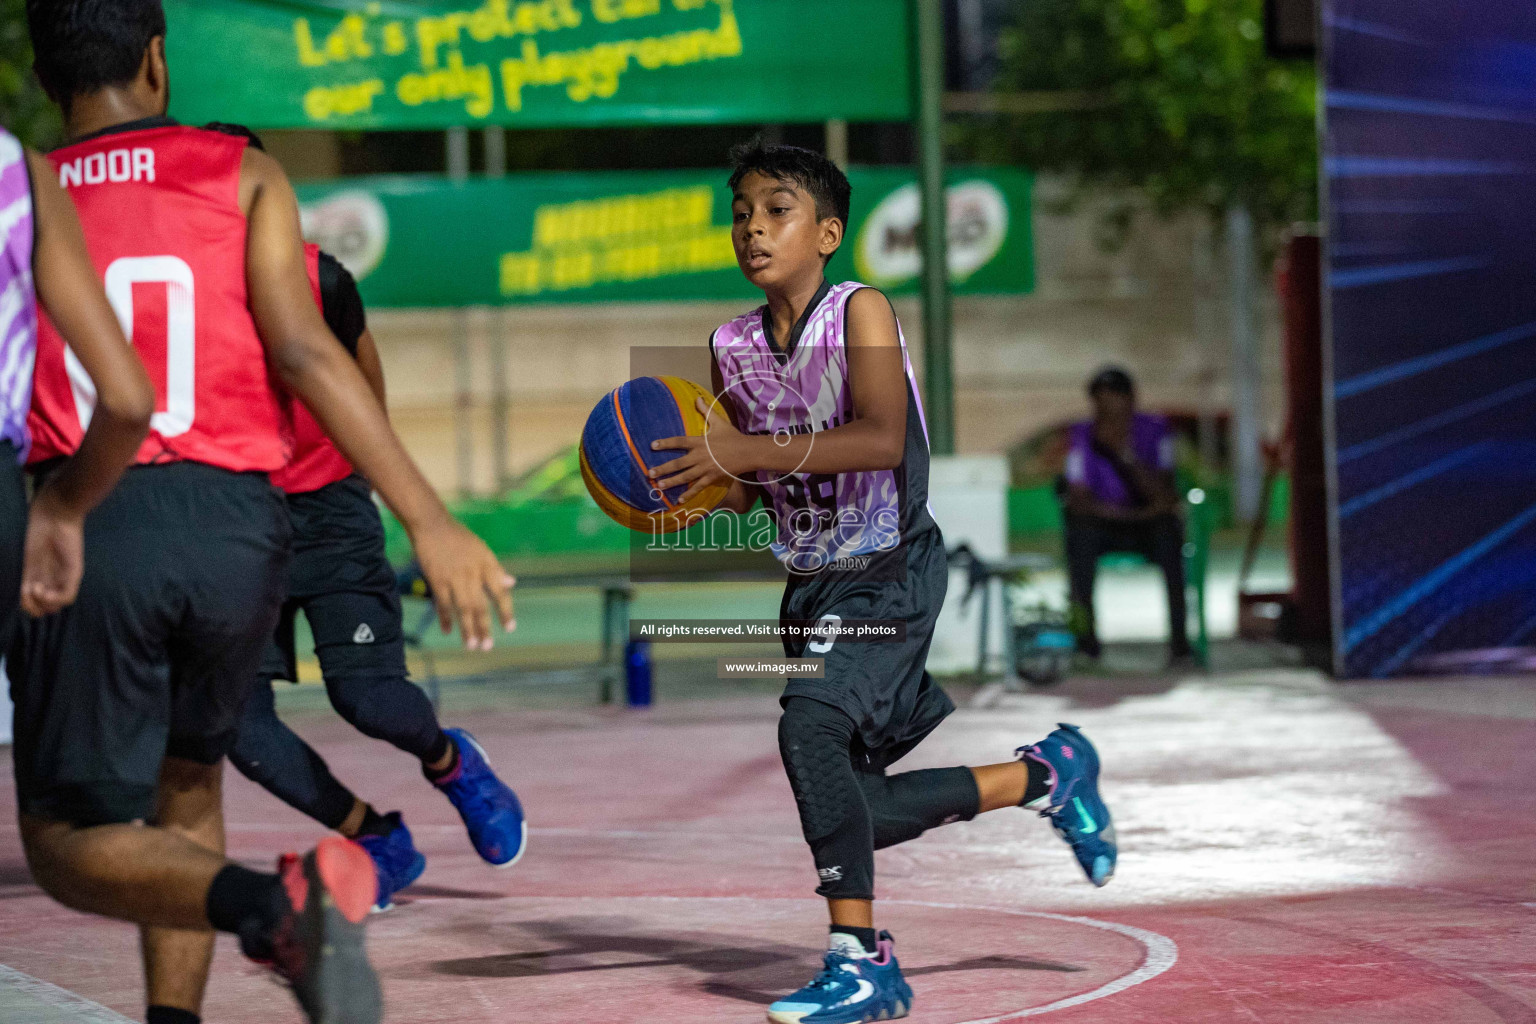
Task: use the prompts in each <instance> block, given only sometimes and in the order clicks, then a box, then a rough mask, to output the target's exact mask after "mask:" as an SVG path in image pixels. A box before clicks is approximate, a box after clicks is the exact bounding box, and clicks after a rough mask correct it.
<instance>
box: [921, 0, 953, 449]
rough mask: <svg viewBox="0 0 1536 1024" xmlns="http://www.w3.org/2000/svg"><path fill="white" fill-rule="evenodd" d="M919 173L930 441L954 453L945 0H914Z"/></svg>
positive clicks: (938, 447) (933, 447)
mask: <svg viewBox="0 0 1536 1024" xmlns="http://www.w3.org/2000/svg"><path fill="white" fill-rule="evenodd" d="M915 12H916V21H917V26H916V27H917V83H918V88H917V141H918V153H919V168H918V178H919V181H920V184H921V187H922V194H923V228H922V237H923V360H924V365H925V366H926V368H927V381H926V383H927V392H928V408H927V414H928V443H929V446H930V447H931V448H932V450H933V453H934V454H935V455H953V454H954V453H955V395H954V353H953V352H952V350H951V347H950V302H949V272H948V271H949V254H948V248H949V246H948V225H947V223H946V216H945V214H946V210H945V201H944V109H943V107H944V3H943V0H915Z"/></svg>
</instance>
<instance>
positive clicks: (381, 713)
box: [229, 674, 443, 829]
mask: <svg viewBox="0 0 1536 1024" xmlns="http://www.w3.org/2000/svg"><path fill="white" fill-rule="evenodd" d="M325 685H326V688H327V689H328V690H329V691H330V698H331V704H332V705H333V706H334V707H335V708H336V710H337V711H338V712H339V713H340V714H341V717H342V718H344V719H346V720H347V721H348V722H350V723H351V724H352V725H353V726H354V727H355V728H356V729H357V730H358V731H359V732H361V733H363V735H365V736H370V737H372V738H374V739H380V740H384V741H386V742H388V743H392V744H394V745H395V746H396V747H398V748H399V749H401V750H403V751H405V752H406V753H408V754H411V755H412V756H413V757H416V758H418V759H420V760H426V759H428V758H430V757H432V756H434V755H435V754H436V753H437V745H438V744H440V743H441V742H443V740H442V736H443V732H442V729H441V728H439V726H438V723H437V713H436V712H434V711H433V710H432V702H431V701H430V700H428V699H427V695H426V694H425V693H423V692H422V691H421V688H420V687H419V686H417V685H416V684H415V683H412V682H411V681H410V680H408V679H388V680H385V679H381V678H372V679H368V678H364V677H362V676H354V675H350V674H336V675H335V676H333V675H327V676H326V679H325ZM229 761H230V763H231V764H233V765H234V766H235V767H236V768H237V769H239V771H240V773H241V774H242V775H244V776H245V777H246V778H248V779H250V780H251V781H252V782H255V783H257V784H258V785H260V786H261V787H263V788H264V789H266V790H267V792H269V793H271V794H272V795H273V796H275V797H277V798H278V799H279V800H281V801H283V803H285V804H287V805H288V806H290V807H292V808H294V809H295V810H299V811H302V812H304V813H305V814H307V815H309V816H310V817H311V818H314V819H315V820H316V821H318V822H319V823H320V824H322V825H324V826H325V827H326V828H330V829H334V828H337V827H338V826H340V825H341V823H342V822H343V821H345V820H346V819H347V815H349V814H351V813H352V807H353V804H354V802H355V801H356V799H357V798H356V796H354V795H353V793H352V791H351V790H350V789H348V788H347V787H346V786H344V785H342V784H341V783H340V782H339V781H337V779H336V776H334V775H332V774H331V769H330V767H329V766H327V765H326V763H325V760H324V759H323V758H322V757H321V756H320V755H319V754H317V753H315V750H314V748H313V747H311V746H310V745H309V744H308V743H305V742H304V741H303V740H302V739H300V738H299V736H298V734H297V733H295V732H294V731H293V730H292V729H290V728H288V726H287V724H286V723H284V722H283V720H282V719H280V718H278V717H277V708H276V706H275V703H274V698H273V693H272V680H270V679H262V680H259V681H258V682H257V683H256V685H255V686H253V687H252V688H251V696H250V699H249V700H248V701H247V702H246V705H245V715H244V717H243V718H242V719H241V722H240V736H239V739H238V740H236V742H235V746H234V749H233V750H231V751H230V753H229Z"/></svg>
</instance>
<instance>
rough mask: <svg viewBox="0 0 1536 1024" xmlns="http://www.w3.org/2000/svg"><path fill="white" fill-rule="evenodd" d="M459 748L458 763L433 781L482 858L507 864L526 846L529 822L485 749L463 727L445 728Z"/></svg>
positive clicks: (515, 859)
mask: <svg viewBox="0 0 1536 1024" xmlns="http://www.w3.org/2000/svg"><path fill="white" fill-rule="evenodd" d="M443 731H444V732H445V733H447V734H448V738H449V739H450V740H452V741H453V744H454V746H456V747H457V748H458V750H459V764H458V767H457V768H455V769H454V770H453V773H452V774H450V775H449V776H447V777H446V778H442V779H437V780H435V781H434V782H433V785H435V786H436V787H437V788H438V789H440V790H442V791H443V795H445V796H446V797H448V800H449V801H450V802H451V803H452V804H453V806H454V808H455V809H456V810H457V811H458V812H459V817H460V818H463V819H464V827H465V828H466V829H467V830H468V831H469V841H470V842H471V843H473V844H474V847H475V852H476V853H478V854H480V857H481V859H482V860H484V861H485V862H486V863H488V864H492V865H494V866H496V867H498V868H509V867H511V866H512V865H513V864H516V863H517V862H518V860H519V858H521V857H522V855H523V851H524V850H525V849H527V847H528V822H527V820H526V819H524V817H523V805H522V804H520V803H518V800H517V794H516V793H514V792H512V789H511V787H509V786H508V785H507V784H506V783H505V782H502V781H501V780H500V779H498V778H497V777H496V773H495V772H494V771H492V770H491V763H490V761H489V760H488V759H487V758H486V756H485V751H484V750H483V749H482V748H481V746H480V744H478V743H476V742H475V738H474V737H473V736H471V735H470V734H469V733H467V732H465V731H464V730H463V729H444V730H443Z"/></svg>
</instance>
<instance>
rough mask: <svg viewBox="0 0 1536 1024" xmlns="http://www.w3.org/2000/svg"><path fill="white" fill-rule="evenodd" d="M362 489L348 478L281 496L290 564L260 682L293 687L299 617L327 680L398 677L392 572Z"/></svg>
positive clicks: (400, 651)
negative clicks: (278, 681)
mask: <svg viewBox="0 0 1536 1024" xmlns="http://www.w3.org/2000/svg"><path fill="white" fill-rule="evenodd" d="M371 495H372V490H371V489H370V488H369V486H368V482H367V481H366V480H364V479H363V478H362V477H359V476H349V477H347V478H345V479H343V480H338V481H336V482H335V483H332V484H327V485H326V486H324V487H321V488H319V489H318V490H314V491H307V492H305V493H302V494H290V495H289V496H288V512H289V515H290V517H291V520H292V523H293V563H292V564H291V565H290V567H289V570H288V597H287V600H285V601H284V602H283V608H282V613H281V615H280V616H279V619H278V623H277V629H276V631H275V633H274V635H273V640H272V643H271V644H269V645H268V646H267V652H266V655H265V657H264V658H263V659H262V664H261V675H262V676H263V677H264V678H266V679H288V680H291V681H293V682H297V681H298V678H299V675H298V663H297V662H298V658H297V655H296V653H295V641H294V625H295V623H294V620H295V618H296V616H297V615H298V613H299V612H300V611H302V612H303V613H304V618H305V619H306V620H308V622H309V629H310V632H311V633H312V634H313V635H314V639H315V653H316V654H317V655H318V656H319V658H320V666H321V669H322V671H323V672H324V673H325V674H326V676H327V677H330V676H332V675H355V676H366V677H369V678H400V679H403V678H405V675H406V669H405V638H404V631H403V630H402V628H401V622H400V597H399V594H398V592H397V589H396V585H395V572H394V569H392V568H391V567H390V564H389V559H388V558H386V557H385V555H384V524H383V522H382V521H381V520H380V519H379V510H378V507H377V506H376V505H374V503H373V498H372V496H371Z"/></svg>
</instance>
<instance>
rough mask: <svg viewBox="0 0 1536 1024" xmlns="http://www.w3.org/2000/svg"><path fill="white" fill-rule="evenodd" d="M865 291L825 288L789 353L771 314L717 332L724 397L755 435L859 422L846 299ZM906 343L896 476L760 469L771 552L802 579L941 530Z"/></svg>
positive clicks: (851, 285) (847, 285)
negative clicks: (932, 507)
mask: <svg viewBox="0 0 1536 1024" xmlns="http://www.w3.org/2000/svg"><path fill="white" fill-rule="evenodd" d="M863 287H865V286H864V285H861V284H858V283H857V282H853V281H848V282H844V283H843V284H839V285H836V286H827V285H823V286H822V289H821V291H820V292H819V293H818V294H817V296H816V298H815V299H814V300H813V301H812V304H811V308H810V309H809V310H807V311H806V313H805V315H804V316H803V317H802V319H801V325H803V327H802V326H801V325H797V331H798V335H797V336H796V337H792V338H790V339H789V343H788V345H787V349H786V348H781V347H780V346H778V345H776V344H775V343H774V339H773V338H772V337H771V336H770V333H769V332H770V331H771V325H770V327H769V329H768V330H765V329H764V318H765V317H766V316H767V307H766V306H763V307H760V308H758V309H755V310H753V311H752V312H750V313H746V314H744V315H742V316H739V317H736V318H735V319H734V320H731V321H730V322H729V323H726V324H724V325H723V326H721V327H720V328H718V329H717V330H716V331H715V333H714V335H713V336H712V337H711V339H710V348H711V350H712V352H713V354H714V357H715V363H716V364H717V365H718V366H719V368H720V376H721V379H722V381H723V382H724V384H725V392H726V394H728V395H730V396H731V398H732V400H733V401H734V402H735V404H736V406H737V408H738V410H739V411H740V413H741V415H742V416H743V418H744V422H743V423H742V424H741V426H742V428H743V430H745V431H746V432H747V433H749V434H766V435H772V436H788V435H793V434H814V433H817V432H819V431H822V430H830V429H832V428H833V427H839V426H842V425H843V424H845V423H848V422H850V421H851V420H853V419H854V418H855V415H854V409H853V392H852V390H851V389H850V387H849V386H848V347H847V313H848V298H849V296H851V295H852V294H853V293H854V292H856V291H858V290H859V289H860V288H863ZM896 331H897V336H898V337H899V338H900V340H901V361H902V366H903V368H904V369H905V371H906V376H907V444H906V454H905V456H904V458H903V460H902V463H901V465H900V466H898V467H897V468H896V469H894V470H890V469H887V470H876V471H867V472H857V473H836V474H819V473H817V474H812V473H788V474H783V475H778V474H773V473H766V472H759V473H758V474H757V483H758V485H759V486H761V487H762V488H763V491H764V493H765V494H766V496H767V498H768V500H769V501H770V502H771V503H772V507H773V512H774V516H775V519H776V520H777V524H778V536H777V539H776V540H775V541H774V544H773V553H774V554H775V555H776V556H778V558H779V560H780V561H782V562H783V563H784V564H785V565H786V566H788V567H789V569H790V570H791V571H793V572H798V573H810V572H816V571H818V570H820V569H824V568H826V567H828V566H834V567H836V566H838V565H842V564H846V563H844V562H843V561H842V560H844V559H848V558H850V557H853V556H858V555H869V554H873V553H875V552H878V551H890V550H893V549H895V548H897V547H899V546H900V545H901V542H902V540H903V538H907V537H911V536H913V535H914V534H915V533H916V531H918V530H921V529H925V528H929V527H932V526H933V519H932V516H931V514H930V512H929V510H928V429H927V425H926V423H925V422H924V420H923V410H922V404H921V402H920V401H919V399H918V397H917V385H916V383H915V381H914V379H913V376H912V363H911V360H910V359H909V358H908V357H907V342H906V338H905V337H902V336H901V325H900V324H899V323H898V324H897V327H896Z"/></svg>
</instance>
